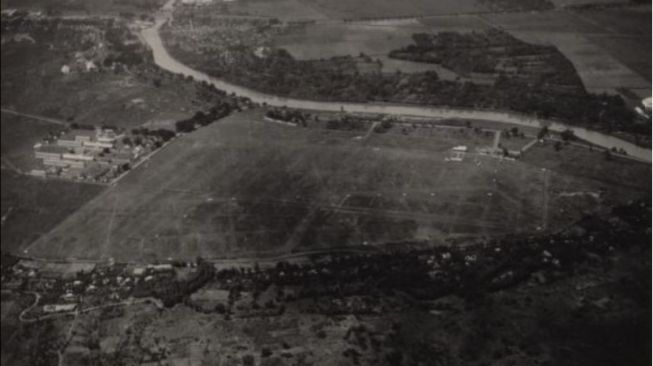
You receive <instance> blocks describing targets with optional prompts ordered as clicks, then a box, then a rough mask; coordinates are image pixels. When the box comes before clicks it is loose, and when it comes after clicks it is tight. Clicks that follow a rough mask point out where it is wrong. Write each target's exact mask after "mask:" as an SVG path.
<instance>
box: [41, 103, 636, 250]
mask: <svg viewBox="0 0 653 366" xmlns="http://www.w3.org/2000/svg"><path fill="white" fill-rule="evenodd" d="M319 123H321V122H312V124H311V125H310V126H309V128H300V127H289V126H284V125H280V124H275V123H270V122H264V121H263V120H262V115H261V112H260V111H249V112H243V113H240V114H237V115H234V116H231V117H228V118H226V119H224V120H221V121H218V122H216V123H214V124H212V125H209V126H208V127H205V128H202V129H200V130H198V131H196V132H194V133H191V134H188V135H185V136H183V137H182V138H180V139H177V140H176V141H175V142H173V143H172V144H171V145H169V146H168V147H167V148H166V149H164V150H163V151H161V152H160V153H158V154H157V155H155V156H154V157H153V159H152V160H151V161H149V162H148V163H145V164H143V165H141V166H140V167H138V168H136V169H135V170H134V171H132V172H131V173H130V174H129V175H128V176H127V177H126V178H125V179H123V180H122V181H120V182H119V183H118V184H117V185H116V186H115V187H111V188H110V189H108V190H107V191H105V192H104V193H103V194H101V195H100V196H98V197H97V198H96V199H94V200H92V201H91V202H90V203H89V204H87V205H86V206H84V207H83V208H82V209H80V210H79V211H78V212H76V213H75V214H73V215H71V216H70V217H69V218H67V219H66V220H65V221H64V222H63V223H62V224H61V225H60V226H58V227H57V228H56V229H55V230H53V231H52V232H51V233H49V234H48V235H46V236H44V237H43V238H42V239H40V240H38V241H36V242H35V243H34V244H33V245H31V246H29V249H28V253H29V254H30V255H33V256H36V257H58V258H61V257H66V258H72V257H74V258H92V259H100V258H107V257H114V258H115V259H117V260H123V261H151V260H154V259H165V258H168V257H175V258H194V257H196V256H198V255H200V256H203V257H207V258H218V257H233V256H254V255H259V256H265V255H274V254H281V253H288V252H293V251H303V250H313V249H321V248H334V247H351V246H355V247H359V246H374V245H383V244H387V243H401V242H406V241H415V240H424V241H428V242H429V243H432V244H439V243H444V242H445V240H446V239H447V238H452V237H457V236H460V235H465V236H466V235H496V234H503V233H509V232H513V233H514V232H515V231H532V232H535V231H537V230H538V228H539V229H553V228H555V227H556V226H557V225H558V224H562V223H558V221H557V220H551V217H550V215H551V216H552V214H549V212H555V211H554V210H555V209H557V207H558V206H556V205H557V204H558V203H557V202H558V201H555V202H556V203H554V201H551V202H549V197H552V196H553V194H554V192H557V191H556V189H557V190H558V191H560V190H561V189H562V188H559V187H566V186H567V185H570V186H572V187H574V188H573V190H574V191H576V190H588V191H595V190H598V189H599V187H602V186H604V185H605V183H604V182H602V181H598V180H588V179H583V180H578V179H576V178H575V177H574V176H572V175H570V173H568V172H561V173H557V172H554V173H549V172H546V171H545V172H543V171H542V170H541V169H540V168H538V167H535V166H533V165H532V164H530V163H529V164H526V163H522V162H519V161H516V162H502V161H501V160H499V159H496V158H490V157H484V156H480V155H476V154H470V155H468V156H467V157H466V158H465V159H464V161H463V162H460V163H456V162H445V158H448V157H450V156H451V153H450V149H451V148H452V147H453V146H456V145H460V144H465V145H468V146H469V148H470V150H473V149H475V148H476V147H488V146H490V145H491V144H492V138H490V137H489V136H486V134H484V133H480V134H478V133H476V132H474V131H473V129H467V128H453V129H452V128H422V127H417V126H416V127H412V126H407V127H401V126H395V127H393V128H392V129H391V130H390V131H388V132H386V133H377V132H369V133H368V132H367V131H335V130H326V129H322V128H319ZM551 151H553V149H552V148H551ZM561 154H562V153H561ZM600 157H601V155H597V156H596V158H597V159H600ZM548 158H550V157H548V156H547V157H546V159H548ZM536 160H538V159H536ZM585 163H587V161H586V162H585ZM569 189H570V190H571V189H572V188H569ZM630 191H632V192H630ZM620 192H621V193H623V197H624V198H625V197H630V196H636V195H637V189H635V188H632V189H631V188H626V189H625V191H623V190H622V191H620ZM559 202H561V204H563V203H564V204H569V202H571V203H572V204H574V205H577V206H579V207H581V208H582V209H583V210H594V209H597V208H598V207H600V206H601V203H602V202H601V201H590V202H588V201H587V200H585V198H584V197H575V196H573V195H572V196H570V197H568V198H565V199H564V200H563V201H559ZM573 215H578V213H577V212H574V213H573ZM576 218H577V217H576ZM549 221H551V223H549ZM554 222H555V223H554Z"/></svg>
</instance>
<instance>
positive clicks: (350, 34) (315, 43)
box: [273, 21, 458, 80]
mask: <svg viewBox="0 0 653 366" xmlns="http://www.w3.org/2000/svg"><path fill="white" fill-rule="evenodd" d="M425 31H428V29H427V28H426V27H424V26H423V25H422V24H420V23H418V22H416V21H414V22H409V23H400V24H392V23H390V24H371V23H370V24H361V23H358V24H329V23H326V24H325V23H323V24H315V25H307V26H306V27H305V28H302V29H298V30H296V31H292V32H288V33H284V34H282V35H280V36H277V37H275V38H274V40H273V43H274V45H275V46H276V47H279V48H283V49H286V50H287V51H288V52H290V54H292V55H293V57H295V58H297V59H300V60H316V59H321V58H325V59H328V58H331V57H336V56H346V55H351V56H358V55H359V54H360V53H364V54H366V55H368V56H370V57H372V59H374V60H377V59H378V60H380V61H381V63H382V69H381V71H382V72H395V71H396V70H401V71H402V72H406V73H411V72H424V71H436V72H438V75H440V76H441V78H442V79H451V80H453V79H455V78H456V77H457V76H458V75H456V74H455V73H454V72H453V71H450V70H447V69H445V68H443V67H441V66H439V65H435V64H427V63H420V62H411V61H404V60H397V59H391V58H389V57H388V53H389V52H390V51H391V50H393V49H396V48H401V47H404V46H405V45H407V44H410V43H411V42H412V38H411V37H412V35H413V34H414V33H418V32H425Z"/></svg>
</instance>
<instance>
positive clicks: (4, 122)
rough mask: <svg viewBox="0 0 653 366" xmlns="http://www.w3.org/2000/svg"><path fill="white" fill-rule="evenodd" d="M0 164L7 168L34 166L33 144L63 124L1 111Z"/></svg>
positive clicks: (60, 128)
mask: <svg viewBox="0 0 653 366" xmlns="http://www.w3.org/2000/svg"><path fill="white" fill-rule="evenodd" d="M0 126H2V133H1V134H0V139H1V140H2V144H1V145H0V146H2V166H3V168H7V169H14V170H19V171H29V170H30V169H32V168H33V167H34V166H35V163H36V162H37V161H36V158H35V157H34V149H33V146H34V144H36V143H37V142H39V141H41V140H42V138H43V137H46V136H48V134H49V133H51V132H53V133H56V132H58V131H61V130H62V129H63V126H61V125H56V124H52V123H48V122H42V121H37V120H34V119H31V118H25V117H18V116H14V115H11V114H6V113H2V119H0Z"/></svg>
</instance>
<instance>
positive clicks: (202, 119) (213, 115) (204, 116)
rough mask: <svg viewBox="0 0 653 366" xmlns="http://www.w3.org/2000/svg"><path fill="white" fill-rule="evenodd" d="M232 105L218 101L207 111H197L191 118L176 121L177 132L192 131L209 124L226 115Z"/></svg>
mask: <svg viewBox="0 0 653 366" xmlns="http://www.w3.org/2000/svg"><path fill="white" fill-rule="evenodd" d="M233 108H234V107H233V106H232V105H231V103H228V102H220V103H218V104H216V105H215V106H213V107H211V109H209V110H208V112H206V113H205V112H202V111H199V112H197V113H195V115H194V116H193V117H191V118H188V119H184V120H181V121H177V122H176V123H175V128H176V129H177V132H192V131H194V130H195V129H196V128H197V127H200V126H206V125H209V124H211V123H213V122H215V121H216V120H218V119H220V118H223V117H226V116H227V115H229V113H231V111H232V110H233Z"/></svg>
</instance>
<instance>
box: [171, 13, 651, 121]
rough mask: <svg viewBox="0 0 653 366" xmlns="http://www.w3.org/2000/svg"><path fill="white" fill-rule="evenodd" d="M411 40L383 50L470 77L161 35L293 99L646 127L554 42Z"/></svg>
mask: <svg viewBox="0 0 653 366" xmlns="http://www.w3.org/2000/svg"><path fill="white" fill-rule="evenodd" d="M270 27H271V26H268V25H260V26H258V27H257V28H255V29H252V32H255V33H256V32H259V33H261V34H265V33H266V32H268V31H269V32H273V31H272V30H268V29H269V28H270ZM164 34H165V33H164ZM182 39H183V38H182ZM414 39H415V44H413V45H410V46H408V47H406V48H404V49H402V50H397V51H394V52H392V53H391V56H393V57H397V58H403V59H410V60H415V61H425V62H436V63H441V64H443V65H444V66H447V67H450V68H452V69H454V70H456V71H458V72H459V73H461V74H462V75H465V74H469V75H470V76H469V77H464V78H461V79H460V80H455V81H454V80H442V79H440V78H439V77H438V74H437V73H436V72H434V71H427V72H420V73H410V74H405V73H402V72H399V71H398V72H395V73H380V72H379V71H376V72H361V71H360V68H359V67H358V65H359V63H358V58H356V57H352V56H346V57H335V58H331V59H327V60H297V59H295V58H293V56H292V55H290V54H289V53H288V52H287V51H286V50H283V49H274V48H270V49H268V51H267V52H266V54H265V55H264V56H263V57H260V55H258V56H257V55H256V52H255V50H254V49H253V48H252V47H248V46H247V45H243V44H239V45H238V46H232V45H226V46H225V47H227V49H224V50H222V49H219V48H218V49H212V50H213V52H208V51H206V49H207V48H202V50H203V51H201V54H199V55H198V53H197V52H198V51H194V50H193V49H192V48H189V47H186V46H184V45H183V44H184V42H182V41H180V40H179V39H176V40H175V42H172V41H167V47H168V48H169V49H170V51H171V52H172V53H173V54H174V55H175V57H177V58H179V59H180V60H182V61H184V62H186V63H189V64H192V65H195V66H197V67H199V68H201V69H203V70H205V71H206V72H208V73H210V74H211V75H213V76H216V77H219V78H223V79H226V80H228V81H230V82H233V83H237V84H240V85H244V86H247V87H250V88H253V89H256V90H259V91H262V92H266V93H270V94H277V95H284V96H288V97H293V98H298V99H312V100H333V101H349V102H396V103H416V104H426V105H436V106H448V107H458V108H475V109H493V110H506V111H515V112H520V113H525V114H528V115H534V116H537V117H541V118H547V119H558V120H561V121H564V122H568V123H571V124H576V125H583V126H587V127H589V128H593V129H597V130H604V131H608V132H618V131H626V132H635V133H644V134H646V133H648V132H650V127H649V126H647V125H645V124H636V123H634V113H633V111H631V109H630V108H629V107H628V106H626V105H625V103H624V101H623V99H622V98H621V97H620V96H616V95H606V94H601V95H596V94H590V93H587V92H586V91H585V90H584V87H583V84H582V82H581V80H580V78H579V76H578V75H577V73H576V70H575V68H574V66H573V65H572V64H571V62H570V61H569V60H568V59H567V58H565V57H564V56H563V55H562V54H561V53H560V52H559V51H558V50H557V49H556V48H555V47H551V46H540V45H532V44H528V43H525V42H522V41H520V40H517V39H516V38H514V37H512V36H511V35H509V34H507V33H505V32H503V31H500V30H496V29H495V30H490V31H488V32H484V33H471V34H458V33H441V34H438V35H429V34H416V35H415V37H414ZM189 41H190V40H189ZM209 49H211V48H209ZM226 55H228V56H229V57H227V56H226ZM474 74H480V75H490V76H491V78H490V80H494V82H491V83H489V84H488V83H487V82H483V83H480V82H477V81H475V77H474Z"/></svg>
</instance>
